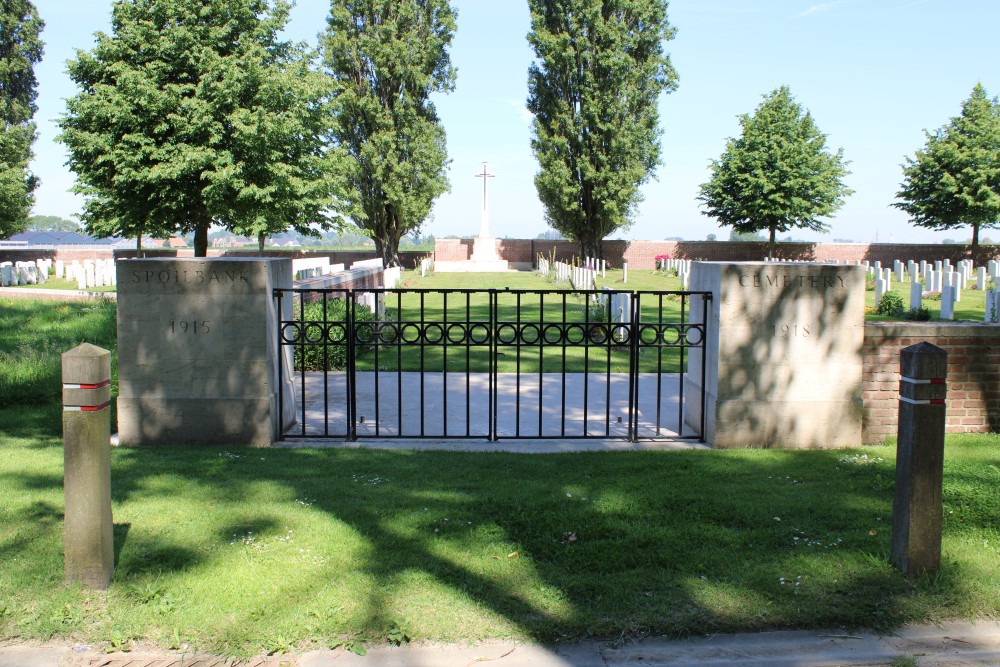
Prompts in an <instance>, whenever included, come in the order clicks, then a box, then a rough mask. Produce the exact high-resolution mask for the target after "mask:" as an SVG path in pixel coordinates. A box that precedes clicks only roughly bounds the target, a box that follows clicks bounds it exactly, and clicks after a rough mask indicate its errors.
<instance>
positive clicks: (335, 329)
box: [326, 324, 347, 343]
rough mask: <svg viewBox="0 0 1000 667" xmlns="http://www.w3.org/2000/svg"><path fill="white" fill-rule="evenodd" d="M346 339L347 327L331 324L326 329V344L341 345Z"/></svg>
mask: <svg viewBox="0 0 1000 667" xmlns="http://www.w3.org/2000/svg"><path fill="white" fill-rule="evenodd" d="M346 338H347V325H345V324H331V325H330V326H328V327H327V328H326V341H327V342H328V343H342V342H343V341H344V339H346Z"/></svg>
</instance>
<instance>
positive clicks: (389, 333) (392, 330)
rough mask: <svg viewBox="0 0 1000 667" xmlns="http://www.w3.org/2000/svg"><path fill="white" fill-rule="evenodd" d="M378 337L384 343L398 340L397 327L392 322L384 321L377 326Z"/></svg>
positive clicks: (387, 343)
mask: <svg viewBox="0 0 1000 667" xmlns="http://www.w3.org/2000/svg"><path fill="white" fill-rule="evenodd" d="M378 339H379V340H380V341H381V342H382V343H385V344H386V345H392V344H393V343H396V342H398V341H399V329H397V328H396V325H395V324H393V323H392V322H386V323H385V324H383V325H382V326H381V327H379V331H378Z"/></svg>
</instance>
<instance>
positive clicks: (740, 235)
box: [729, 229, 767, 243]
mask: <svg viewBox="0 0 1000 667" xmlns="http://www.w3.org/2000/svg"><path fill="white" fill-rule="evenodd" d="M729 240H730V241H743V242H754V243H766V242H767V237H766V236H764V235H763V234H761V233H760V232H738V231H736V230H735V229H731V230H730V231H729Z"/></svg>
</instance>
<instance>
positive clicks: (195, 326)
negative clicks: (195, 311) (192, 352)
mask: <svg viewBox="0 0 1000 667" xmlns="http://www.w3.org/2000/svg"><path fill="white" fill-rule="evenodd" d="M211 331H212V323H211V322H210V321H209V320H191V321H190V322H189V321H187V320H170V333H172V334H207V333H210V332H211Z"/></svg>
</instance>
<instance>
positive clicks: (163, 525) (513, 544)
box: [0, 300, 1000, 656]
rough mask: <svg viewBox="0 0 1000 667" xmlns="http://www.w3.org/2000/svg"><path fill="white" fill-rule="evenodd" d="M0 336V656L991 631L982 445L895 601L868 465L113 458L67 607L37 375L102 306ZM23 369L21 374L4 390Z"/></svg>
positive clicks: (793, 457) (637, 457)
mask: <svg viewBox="0 0 1000 667" xmlns="http://www.w3.org/2000/svg"><path fill="white" fill-rule="evenodd" d="M25 324H30V326H25ZM0 325H2V328H3V331H4V333H5V335H4V336H2V337H0V346H2V347H0V350H2V353H3V354H4V355H6V356H5V357H4V363H3V364H0V383H2V384H0V386H3V387H4V393H3V394H2V396H3V403H2V405H0V450H2V452H3V454H4V456H3V461H2V463H0V563H2V566H0V641H2V642H11V641H14V642H16V641H25V640H37V641H50V640H52V641H58V642H68V641H73V642H85V643H88V644H92V645H99V646H104V647H107V648H109V649H114V648H121V647H126V646H128V645H129V643H130V642H133V641H135V642H140V643H149V644H152V645H155V646H157V647H160V648H177V647H180V646H181V645H189V646H192V647H195V648H197V649H200V650H205V651H212V652H217V653H221V654H225V655H240V656H245V655H249V654H253V653H256V652H259V651H265V652H280V651H288V650H293V649H306V648H310V647H325V646H332V645H337V644H341V645H342V644H343V643H344V642H347V643H360V644H364V643H381V642H385V641H387V640H388V639H389V637H390V636H398V634H399V632H400V631H402V632H403V633H404V634H407V635H408V636H410V637H412V638H413V639H415V640H439V641H467V640H477V639H484V638H500V637H503V638H518V639H531V640H545V641H550V640H572V639H581V638H590V637H596V638H601V639H610V640H616V639H621V638H625V637H634V636H644V635H646V634H653V635H669V636H682V635H686V634H691V633H694V634H699V633H711V632H718V631H740V630H760V629H767V628H831V627H832V628H836V627H843V628H845V629H850V628H862V627H863V628H874V629H879V630H885V629H889V628H892V627H894V626H897V625H899V624H901V623H904V622H930V621H936V620H945V619H955V618H963V619H974V618H982V617H991V618H996V617H998V616H1000V576H998V574H997V573H998V572H1000V525H998V522H997V516H998V515H1000V436H997V435H967V436H951V437H950V438H949V439H948V444H947V450H946V455H945V476H944V479H945V486H944V509H945V515H944V543H943V547H944V549H943V553H944V558H943V562H942V567H941V570H940V572H938V573H937V574H934V575H931V576H925V577H922V578H920V579H917V580H915V581H908V580H907V579H906V578H905V577H903V576H902V575H901V574H900V573H899V572H898V571H896V570H895V569H894V568H893V567H892V565H891V564H890V562H889V548H890V547H889V545H890V536H891V535H890V533H891V530H890V526H891V508H892V493H893V480H894V449H893V448H892V447H888V446H880V447H859V448H855V449H849V450H841V451H808V452H801V451H798V452H796V451H768V450H728V451H686V452H633V453H580V454H560V455H531V456H526V455H517V454H510V453H448V452H400V451H377V450H338V449H323V450H311V449H265V450H262V449H249V448H204V449H197V448H189V447H160V448H142V449H125V448H122V449H115V450H114V451H113V453H112V480H113V482H112V486H113V492H112V493H113V506H114V517H115V548H116V552H117V553H116V562H117V569H116V573H115V577H114V579H113V581H112V583H111V586H110V588H109V589H108V591H106V592H100V593H98V592H92V591H88V590H84V589H81V588H79V587H76V586H67V585H65V584H63V570H62V567H63V566H62V547H63V545H62V532H63V527H62V515H63V492H62V466H63V452H62V442H61V418H60V415H61V409H60V406H59V404H58V399H54V398H53V393H55V394H56V395H58V384H59V379H58V362H54V364H53V363H50V359H49V358H50V357H54V356H56V355H57V354H58V353H59V352H61V351H63V350H65V349H68V348H69V347H72V346H73V345H75V344H76V343H77V342H80V340H82V339H87V340H90V341H92V342H95V343H97V344H100V345H103V346H105V347H109V348H111V349H112V350H114V348H115V340H114V307H113V304H110V305H109V304H106V303H100V302H95V303H89V304H80V303H71V304H53V303H51V302H30V301H20V300H19V301H14V302H9V301H0ZM32 355H34V356H32ZM22 356H27V357H29V358H30V359H29V363H28V365H29V366H30V367H32V368H35V369H36V371H34V372H33V373H27V374H23V373H19V372H14V371H12V370H11V369H13V368H18V367H19V366H18V364H17V363H13V362H14V360H17V359H19V358H20V357H22ZM43 385H44V386H50V388H49V389H45V390H40V389H39V387H42V386H43ZM352 645H353V644H352Z"/></svg>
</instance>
